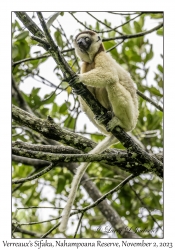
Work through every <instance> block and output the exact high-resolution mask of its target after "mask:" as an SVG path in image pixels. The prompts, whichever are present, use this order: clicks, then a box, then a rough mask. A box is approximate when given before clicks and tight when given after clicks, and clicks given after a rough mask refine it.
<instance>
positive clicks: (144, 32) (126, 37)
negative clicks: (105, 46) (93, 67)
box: [103, 23, 163, 42]
mask: <svg viewBox="0 0 175 250" xmlns="http://www.w3.org/2000/svg"><path fill="white" fill-rule="evenodd" d="M161 27H163V23H161V24H159V25H158V26H156V27H154V28H153V29H151V30H147V31H143V32H139V33H136V34H130V35H122V36H116V37H110V38H104V39H103V42H107V41H112V40H116V39H124V40H125V39H129V38H136V37H140V36H145V35H147V34H150V33H152V32H153V31H155V30H158V29H160V28H161Z"/></svg>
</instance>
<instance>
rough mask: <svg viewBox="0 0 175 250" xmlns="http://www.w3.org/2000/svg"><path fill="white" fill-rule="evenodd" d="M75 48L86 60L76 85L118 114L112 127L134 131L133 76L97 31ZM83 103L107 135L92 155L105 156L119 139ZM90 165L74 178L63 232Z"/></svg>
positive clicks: (84, 34)
mask: <svg viewBox="0 0 175 250" xmlns="http://www.w3.org/2000/svg"><path fill="white" fill-rule="evenodd" d="M74 47H75V52H76V54H77V56H78V57H79V58H80V59H81V60H82V61H83V64H82V66H81V74H78V75H77V78H76V84H78V83H79V82H82V83H84V84H85V85H86V86H87V88H88V89H89V91H90V92H91V93H92V94H93V95H94V97H95V98H96V99H97V100H98V101H99V102H100V103H101V104H102V105H103V106H104V107H105V108H106V109H107V110H108V111H111V112H112V113H113V114H114V117H113V118H112V120H111V121H110V122H109V123H108V127H111V128H113V127H115V126H116V125H119V126H120V127H122V128H123V129H124V130H125V131H131V130H133V129H134V127H135V126H136V123H137V118H138V100H137V94H136V89H135V87H134V83H133V81H132V79H131V77H130V74H129V73H128V72H127V71H126V70H125V69H123V68H122V67H121V66H120V65H119V64H118V63H117V62H116V61H115V60H114V59H113V58H112V57H111V55H110V54H109V53H106V52H105V49H104V47H103V44H102V41H101V39H100V37H99V36H98V35H97V34H96V33H95V32H93V31H84V32H81V33H79V34H78V35H77V36H76V37H75V40H74ZM79 101H80V103H81V108H82V110H83V111H84V112H85V113H86V115H87V116H88V117H89V119H90V120H91V121H92V122H93V123H94V124H95V126H96V127H97V128H98V129H100V131H101V132H102V133H104V134H105V135H107V137H106V138H105V139H104V140H103V141H102V142H100V143H99V144H98V145H97V146H96V147H95V148H94V149H93V150H92V151H90V152H89V154H96V153H101V152H103V151H104V150H105V149H107V148H108V147H109V146H111V145H112V144H114V143H116V142H117V141H118V140H117V139H116V138H115V137H114V136H113V135H112V134H111V133H109V132H107V131H106V129H105V127H104V126H102V124H99V123H98V122H97V120H96V119H95V118H94V114H93V112H92V111H91V109H90V108H89V106H88V105H87V104H86V103H85V101H84V100H83V99H82V98H81V97H79ZM88 165H89V163H82V164H81V165H80V166H79V167H78V169H77V172H76V174H75V176H74V178H73V181H72V187H71V190H70V193H69V197H68V201H67V205H66V207H65V208H64V209H63V217H62V221H61V224H60V226H59V230H60V231H64V230H65V229H66V227H67V222H68V219H69V215H70V211H71V207H72V205H73V202H74V200H75V196H76V192H77V188H78V185H79V183H80V180H81V178H82V176H83V174H84V172H85V171H86V169H87V167H88Z"/></svg>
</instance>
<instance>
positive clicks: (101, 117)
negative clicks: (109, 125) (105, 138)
mask: <svg viewBox="0 0 175 250" xmlns="http://www.w3.org/2000/svg"><path fill="white" fill-rule="evenodd" d="M94 119H95V120H96V122H97V123H98V124H101V123H103V122H104V121H105V120H106V117H105V116H104V115H95V116H94Z"/></svg>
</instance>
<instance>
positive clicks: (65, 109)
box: [59, 103, 67, 114]
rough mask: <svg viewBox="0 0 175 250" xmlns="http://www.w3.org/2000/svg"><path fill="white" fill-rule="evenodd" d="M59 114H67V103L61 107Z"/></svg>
mask: <svg viewBox="0 0 175 250" xmlns="http://www.w3.org/2000/svg"><path fill="white" fill-rule="evenodd" d="M59 113H60V114H67V104H66V103H64V104H62V105H61V107H60V108H59Z"/></svg>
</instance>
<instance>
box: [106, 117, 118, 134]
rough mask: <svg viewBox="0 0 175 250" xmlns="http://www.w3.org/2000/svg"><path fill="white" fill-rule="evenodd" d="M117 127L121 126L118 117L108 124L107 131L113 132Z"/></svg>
mask: <svg viewBox="0 0 175 250" xmlns="http://www.w3.org/2000/svg"><path fill="white" fill-rule="evenodd" d="M117 125H119V119H118V118H117V117H116V116H114V117H113V118H112V119H111V120H110V121H109V122H108V124H107V126H106V130H107V131H108V132H111V131H112V130H113V129H114V128H115V126H117Z"/></svg>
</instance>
